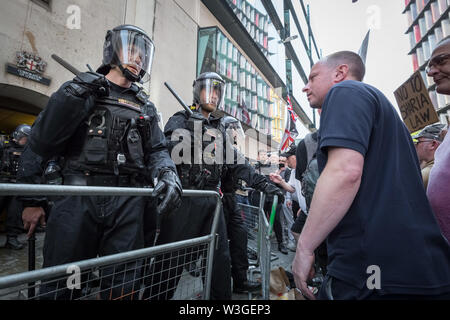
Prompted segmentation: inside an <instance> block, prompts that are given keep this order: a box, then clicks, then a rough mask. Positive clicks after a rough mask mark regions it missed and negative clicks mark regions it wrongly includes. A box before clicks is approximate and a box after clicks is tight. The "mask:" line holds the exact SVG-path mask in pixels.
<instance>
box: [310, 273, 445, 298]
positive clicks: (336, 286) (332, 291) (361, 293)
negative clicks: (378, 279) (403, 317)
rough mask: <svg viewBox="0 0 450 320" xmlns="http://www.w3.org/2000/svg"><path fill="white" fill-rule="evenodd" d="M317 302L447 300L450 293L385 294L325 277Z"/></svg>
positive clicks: (328, 276)
mask: <svg viewBox="0 0 450 320" xmlns="http://www.w3.org/2000/svg"><path fill="white" fill-rule="evenodd" d="M318 299H319V300H331V299H333V300H449V299H450V292H447V293H442V294H438V295H414V294H385V295H381V294H380V293H379V292H378V291H377V290H370V289H368V288H367V287H366V286H363V288H362V289H360V288H358V287H355V286H354V285H352V284H349V283H347V282H345V281H342V280H340V279H337V278H335V277H332V276H330V275H327V276H326V277H325V280H324V282H323V284H322V286H321V288H320V291H319V295H318Z"/></svg>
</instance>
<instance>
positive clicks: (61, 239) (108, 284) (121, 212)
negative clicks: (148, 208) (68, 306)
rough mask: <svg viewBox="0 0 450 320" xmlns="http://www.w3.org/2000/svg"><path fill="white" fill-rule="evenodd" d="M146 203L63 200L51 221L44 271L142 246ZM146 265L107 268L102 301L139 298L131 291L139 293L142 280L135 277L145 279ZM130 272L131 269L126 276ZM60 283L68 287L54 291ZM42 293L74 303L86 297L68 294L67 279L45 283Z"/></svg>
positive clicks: (122, 199)
mask: <svg viewBox="0 0 450 320" xmlns="http://www.w3.org/2000/svg"><path fill="white" fill-rule="evenodd" d="M144 204H145V200H144V199H143V198H142V197H104V196H100V197H99V196H96V197H80V196H74V197H63V198H59V199H58V200H56V201H55V204H54V206H53V207H52V212H51V214H50V215H49V219H48V221H47V228H46V235H45V242H44V250H43V251H44V252H43V253H44V265H43V267H44V268H45V267H51V266H56V265H61V264H65V263H70V262H76V261H80V260H85V259H90V258H96V257H97V256H98V255H99V256H106V255H111V254H116V253H121V252H126V251H131V250H136V249H140V248H142V247H143V244H144V239H143V213H144ZM140 264H141V263H140V262H131V263H127V264H123V265H120V266H115V267H114V266H113V267H108V268H105V269H103V271H102V273H101V277H102V279H101V288H100V289H101V290H102V292H101V298H103V299H118V298H122V297H123V298H124V299H132V298H133V299H136V298H137V297H136V296H135V295H133V296H132V294H131V293H132V292H135V291H136V292H138V291H139V282H138V281H134V279H138V278H140V273H139V270H140V269H141V268H140V267H139V266H140ZM125 268H126V270H128V271H126V272H123V270H124V269H125ZM83 278H84V277H83ZM83 278H82V282H83ZM57 285H58V288H64V289H63V290H59V291H58V292H52V291H54V290H55V289H56V286H57ZM113 285H114V288H113V289H112V290H109V289H110V288H112V286H113ZM40 292H41V294H44V296H43V297H42V298H43V299H70V298H77V297H78V296H79V295H80V294H81V290H77V289H75V290H73V292H71V291H70V290H68V289H67V287H66V280H62V281H59V282H58V283H57V282H56V281H53V282H52V283H50V284H46V285H41V289H40Z"/></svg>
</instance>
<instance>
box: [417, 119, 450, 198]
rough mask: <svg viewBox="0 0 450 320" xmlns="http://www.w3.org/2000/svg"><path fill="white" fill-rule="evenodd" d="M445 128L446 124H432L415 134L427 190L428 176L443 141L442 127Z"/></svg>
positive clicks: (424, 184)
mask: <svg viewBox="0 0 450 320" xmlns="http://www.w3.org/2000/svg"><path fill="white" fill-rule="evenodd" d="M444 128H445V125H444V124H441V123H435V124H431V125H429V126H426V127H425V128H424V129H422V130H421V131H420V132H419V133H418V134H416V135H414V136H413V139H414V145H415V146H416V151H417V157H418V158H419V162H420V163H423V166H421V168H422V179H423V186H424V187H425V190H426V189H427V187H428V178H429V176H430V171H431V168H433V165H434V153H435V152H436V149H437V148H438V147H439V145H440V144H441V142H442V140H441V139H442V129H444Z"/></svg>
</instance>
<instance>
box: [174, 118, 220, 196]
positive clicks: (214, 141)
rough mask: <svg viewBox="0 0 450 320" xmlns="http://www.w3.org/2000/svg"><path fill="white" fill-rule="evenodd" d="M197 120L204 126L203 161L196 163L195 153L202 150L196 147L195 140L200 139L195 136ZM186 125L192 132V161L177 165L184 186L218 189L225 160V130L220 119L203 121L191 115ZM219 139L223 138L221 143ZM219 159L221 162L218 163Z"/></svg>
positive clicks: (186, 187)
mask: <svg viewBox="0 0 450 320" xmlns="http://www.w3.org/2000/svg"><path fill="white" fill-rule="evenodd" d="M195 122H197V123H199V124H200V123H201V128H202V143H201V153H202V154H201V160H202V161H201V163H195V161H194V160H195V158H194V153H195V152H198V151H200V148H196V146H195V142H194V141H196V139H198V137H195V136H194V133H195V132H194V125H195ZM186 127H187V129H188V130H189V132H190V134H191V146H192V149H191V163H190V164H181V165H178V166H177V170H178V175H179V177H180V180H181V183H182V185H183V188H185V189H199V190H203V189H208V190H216V189H218V188H219V187H220V180H221V176H222V171H223V168H224V165H223V163H224V161H225V149H224V148H225V141H224V140H223V139H224V132H223V130H221V128H220V126H219V120H218V119H215V118H212V119H211V120H210V121H208V120H203V121H201V120H198V119H195V118H193V117H191V118H189V119H186ZM204 137H207V139H203V138H204ZM219 140H221V143H219ZM197 159H200V158H199V157H198V158H197ZM217 160H219V161H220V163H217V162H218V161H217Z"/></svg>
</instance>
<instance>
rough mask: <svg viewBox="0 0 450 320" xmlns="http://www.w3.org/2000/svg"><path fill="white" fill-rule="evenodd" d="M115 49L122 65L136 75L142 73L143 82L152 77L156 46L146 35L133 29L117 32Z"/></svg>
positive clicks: (114, 38) (114, 43)
mask: <svg viewBox="0 0 450 320" xmlns="http://www.w3.org/2000/svg"><path fill="white" fill-rule="evenodd" d="M112 45H113V50H114V52H115V54H116V57H118V59H119V62H120V64H121V65H122V66H124V67H125V68H127V69H128V70H129V71H130V72H132V73H133V74H135V75H136V76H138V75H142V80H143V82H146V81H148V80H149V79H150V74H151V69H152V63H153V55H154V52H155V46H154V44H153V42H152V41H151V40H150V38H148V37H147V36H146V35H143V34H142V33H139V32H136V31H131V30H120V31H118V32H115V33H114V35H113V39H112Z"/></svg>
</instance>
